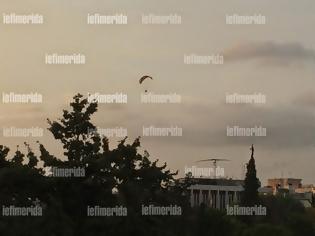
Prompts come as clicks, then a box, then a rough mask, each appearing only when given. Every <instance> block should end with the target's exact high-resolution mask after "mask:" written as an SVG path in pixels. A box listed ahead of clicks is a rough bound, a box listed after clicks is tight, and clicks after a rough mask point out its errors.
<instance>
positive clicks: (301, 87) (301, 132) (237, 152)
mask: <svg viewBox="0 0 315 236" xmlns="http://www.w3.org/2000/svg"><path fill="white" fill-rule="evenodd" d="M0 10H1V12H2V13H7V14H8V13H16V14H31V13H38V14H42V15H43V16H44V24H43V25H24V26H22V25H4V24H2V21H1V24H0V35H1V38H0V42H1V43H0V52H1V53H0V62H1V63H0V71H1V76H0V82H1V87H0V90H1V93H2V92H16V93H30V92H38V93H41V94H43V96H44V98H43V99H44V102H43V103H42V104H27V105H17V104H3V103H1V102H0V111H1V112H0V124H1V126H2V127H12V126H15V127H24V128H27V127H32V126H38V127H43V128H47V127H48V125H47V122H46V118H50V119H52V120H54V119H56V118H57V117H60V116H61V115H62V109H65V108H68V107H69V101H70V98H71V97H72V96H73V95H74V94H76V93H77V92H80V93H82V94H85V95H86V94H87V93H88V92H90V93H93V92H99V93H103V94H108V93H114V92H123V93H126V94H128V104H127V105H108V104H107V105H106V104H100V106H99V111H98V113H96V115H95V117H94V121H95V124H96V125H97V126H100V127H104V128H105V127H115V126H122V127H126V128H127V129H128V136H129V137H130V139H129V141H130V142H132V140H133V139H134V138H135V137H137V136H139V135H142V127H143V126H150V125H153V126H160V127H163V126H164V127H168V126H170V125H177V126H179V127H182V128H183V136H182V137H164V138H162V137H159V138H157V137H143V138H142V146H143V149H146V150H148V151H149V153H150V154H151V156H152V158H159V159H160V160H161V162H164V161H166V162H167V163H168V164H169V167H170V168H171V169H178V170H180V172H181V174H182V173H183V170H184V167H185V165H187V166H192V165H196V163H195V161H197V160H199V159H205V158H208V157H223V158H228V159H230V160H231V162H226V163H220V164H219V165H220V166H222V167H224V168H225V174H226V175H227V176H229V177H234V178H240V177H241V176H242V172H243V167H242V166H243V165H244V163H245V162H247V161H248V159H249V157H250V150H249V148H250V145H251V144H252V143H253V144H254V145H255V159H256V163H257V172H258V176H259V178H260V179H261V180H262V181H263V184H265V180H266V179H267V178H271V177H298V178H302V179H303V183H305V184H306V183H313V184H315V175H314V167H315V160H314V153H315V110H314V108H315V86H314V85H315V66H314V65H315V32H314V24H315V14H314V12H315V2H314V1H313V0H300V1H296V0H278V1H271V0H266V1H256V0H254V1H253V0H234V1H227V0H225V1H219V0H217V1H213V0H202V1H200V0H198V1H189V0H181V1H175V0H172V1H152V0H151V1H148V0H133V1H130V0H124V1H122V0H121V1H120V0H106V1H99V0H89V1H83V0H67V1H65V0H53V1H48V0H44V1H43V0H41V1H39V0H25V1H18V0H1V3H0ZM94 13H100V14H103V15H112V14H116V13H118V14H120V13H122V14H126V15H127V16H128V24H127V25H88V24H87V23H86V22H87V19H86V18H87V15H88V14H94ZM142 14H144V15H148V14H154V15H170V14H177V15H180V16H181V19H182V24H180V25H142V24H141V15H142ZM233 14H238V15H254V14H261V15H264V16H265V17H266V24H265V25H227V24H226V21H225V17H226V15H233ZM1 17H2V14H1ZM46 53H47V54H52V53H59V54H72V53H81V54H84V55H85V56H86V64H85V65H68V66H65V65H61V66H60V65H46V64H45V58H44V57H45V54H46ZM214 53H215V54H217V53H219V54H222V55H224V64H223V65H186V64H184V60H183V58H184V55H185V54H186V55H188V54H199V55H211V54H214ZM144 74H149V75H152V76H153V78H154V80H153V81H148V82H149V83H148V86H149V89H150V91H152V92H154V93H170V92H172V93H177V94H180V95H181V96H182V103H181V104H168V105H161V104H160V105H154V104H151V105H144V104H141V103H140V102H139V101H140V93H141V92H143V87H141V86H140V85H139V84H138V80H139V78H140V77H141V76H142V75H144ZM227 93H239V94H246V93H262V94H265V95H266V99H267V102H266V104H260V105H248V104H243V105H232V104H225V96H226V94H227ZM1 96H2V95H1ZM234 125H238V126H241V127H253V126H255V125H257V126H260V125H261V126H262V127H265V128H266V129H267V136H266V137H227V135H226V127H227V126H234ZM26 140H27V141H28V142H30V143H31V145H32V147H33V148H34V149H35V150H36V149H37V145H36V143H35V141H36V140H37V139H33V138H32V139H26ZM24 141H25V139H24V138H8V137H3V136H2V134H1V135H0V143H1V144H4V145H7V146H10V147H11V148H12V150H13V151H15V145H17V144H22V143H23V142H24ZM39 141H41V142H42V143H43V144H44V145H45V146H46V147H47V148H48V149H49V150H50V151H51V153H54V154H56V155H60V153H61V145H60V144H59V143H57V142H56V141H54V140H53V137H52V135H50V134H49V133H48V132H46V133H45V135H44V137H42V138H40V139H39ZM112 141H113V144H114V145H115V144H116V142H117V140H112ZM161 164H162V163H161ZM209 165H210V164H209Z"/></svg>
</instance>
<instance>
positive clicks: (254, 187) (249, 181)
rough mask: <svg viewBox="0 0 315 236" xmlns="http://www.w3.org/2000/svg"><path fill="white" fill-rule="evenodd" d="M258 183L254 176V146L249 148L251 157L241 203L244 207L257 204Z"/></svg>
mask: <svg viewBox="0 0 315 236" xmlns="http://www.w3.org/2000/svg"><path fill="white" fill-rule="evenodd" d="M259 187H260V181H259V179H258V178H257V176H256V164H255V159H254V145H252V146H251V157H250V160H249V162H248V164H247V173H246V177H245V184H244V193H243V199H242V203H243V205H246V206H253V205H255V204H257V203H258V201H259V197H258V188H259Z"/></svg>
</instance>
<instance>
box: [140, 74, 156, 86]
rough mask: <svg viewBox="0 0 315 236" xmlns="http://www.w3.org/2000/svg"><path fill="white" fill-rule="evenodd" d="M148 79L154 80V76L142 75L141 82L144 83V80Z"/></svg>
mask: <svg viewBox="0 0 315 236" xmlns="http://www.w3.org/2000/svg"><path fill="white" fill-rule="evenodd" d="M146 79H152V80H153V78H152V77H151V76H149V75H145V76H142V77H141V78H140V80H139V84H142V82H143V81H145V80H146Z"/></svg>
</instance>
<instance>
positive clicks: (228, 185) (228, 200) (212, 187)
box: [189, 178, 244, 210]
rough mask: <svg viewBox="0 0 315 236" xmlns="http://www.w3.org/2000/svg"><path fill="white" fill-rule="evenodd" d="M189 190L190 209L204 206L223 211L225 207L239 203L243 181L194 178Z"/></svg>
mask: <svg viewBox="0 0 315 236" xmlns="http://www.w3.org/2000/svg"><path fill="white" fill-rule="evenodd" d="M193 182H194V184H193V185H191V186H190V187H189V189H190V204H191V206H192V207H194V206H199V205H200V204H202V203H203V204H205V205H206V206H209V207H212V208H217V209H222V210H223V209H225V208H226V206H227V205H232V204H233V203H238V202H240V197H241V192H242V191H243V190H244V188H243V182H244V181H243V180H233V179H205V178H194V179H193Z"/></svg>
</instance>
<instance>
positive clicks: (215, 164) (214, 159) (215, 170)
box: [196, 158, 230, 179]
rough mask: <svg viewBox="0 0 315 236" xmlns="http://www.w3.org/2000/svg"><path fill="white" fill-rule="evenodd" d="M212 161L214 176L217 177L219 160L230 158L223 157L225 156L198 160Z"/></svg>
mask: <svg viewBox="0 0 315 236" xmlns="http://www.w3.org/2000/svg"><path fill="white" fill-rule="evenodd" d="M208 161H211V162H212V164H213V167H214V178H215V179H216V178H217V173H216V172H217V161H230V160H228V159H223V158H210V159H204V160H199V161H196V162H208Z"/></svg>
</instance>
